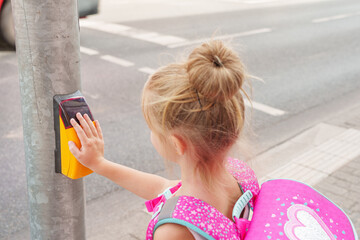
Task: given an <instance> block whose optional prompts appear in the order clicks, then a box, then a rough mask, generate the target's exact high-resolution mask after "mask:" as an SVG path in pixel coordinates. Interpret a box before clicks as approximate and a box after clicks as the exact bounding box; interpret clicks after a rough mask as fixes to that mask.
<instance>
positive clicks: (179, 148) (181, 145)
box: [170, 135, 187, 156]
mask: <svg viewBox="0 0 360 240" xmlns="http://www.w3.org/2000/svg"><path fill="white" fill-rule="evenodd" d="M170 140H171V142H172V143H173V145H174V147H175V151H176V153H177V154H178V155H180V156H182V155H184V153H185V151H186V148H187V146H186V142H185V141H184V139H183V138H182V137H180V136H179V135H171V136H170Z"/></svg>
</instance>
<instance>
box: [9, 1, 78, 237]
mask: <svg viewBox="0 0 360 240" xmlns="http://www.w3.org/2000/svg"><path fill="white" fill-rule="evenodd" d="M11 1H12V8H13V14H14V22H15V32H16V52H17V57H18V67H19V79H20V91H21V104H22V117H23V129H24V142H25V157H26V175H27V185H28V198H29V207H30V230H31V238H32V239H52V240H53V239H76V240H78V239H80V240H81V239H85V221H84V215H85V213H84V212H85V201H84V187H83V180H82V179H78V180H71V179H69V178H67V177H65V176H63V175H61V174H57V173H55V160H54V149H55V133H54V122H53V121H54V120H53V96H54V95H55V94H67V93H71V92H75V91H76V90H80V41H79V22H78V12H77V1H76V0H56V1H54V0H37V1H34V0H11Z"/></svg>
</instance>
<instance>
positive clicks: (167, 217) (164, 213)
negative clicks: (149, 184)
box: [154, 196, 215, 240]
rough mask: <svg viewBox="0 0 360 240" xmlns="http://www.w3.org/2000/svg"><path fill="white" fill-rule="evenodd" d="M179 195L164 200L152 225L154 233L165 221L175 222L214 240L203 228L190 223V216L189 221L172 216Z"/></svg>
mask: <svg viewBox="0 0 360 240" xmlns="http://www.w3.org/2000/svg"><path fill="white" fill-rule="evenodd" d="M180 197H181V196H178V197H174V198H171V199H169V200H168V201H166V204H165V205H164V207H163V208H162V210H161V212H160V214H159V217H158V222H157V223H156V225H155V227H154V233H155V231H156V229H157V228H158V227H160V226H161V225H163V224H165V223H175V224H179V225H182V226H185V227H187V228H189V229H191V230H193V231H195V232H197V233H198V234H200V235H201V236H203V237H204V238H206V239H209V240H215V238H213V237H212V236H211V235H209V234H208V233H206V232H205V231H204V230H203V229H200V228H199V227H198V226H196V225H194V224H193V223H191V220H192V218H189V220H190V221H187V220H184V219H181V218H176V217H174V212H175V208H176V206H177V205H178V204H179V203H178V202H179V198H180ZM176 216H178V215H176Z"/></svg>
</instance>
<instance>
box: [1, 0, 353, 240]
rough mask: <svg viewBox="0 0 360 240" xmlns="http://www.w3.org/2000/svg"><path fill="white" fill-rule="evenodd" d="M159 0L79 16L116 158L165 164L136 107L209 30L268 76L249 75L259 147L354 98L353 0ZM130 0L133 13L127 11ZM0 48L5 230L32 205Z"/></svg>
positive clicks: (13, 89)
mask: <svg viewBox="0 0 360 240" xmlns="http://www.w3.org/2000/svg"><path fill="white" fill-rule="evenodd" d="M154 2H156V3H157V4H154V5H153V6H151V3H148V4H147V5H146V6H145V3H144V2H142V1H139V0H138V1H134V3H130V2H127V1H119V2H118V3H117V4H116V3H115V2H113V3H114V7H113V9H112V10H111V6H112V5H111V1H109V0H108V1H107V2H105V3H104V4H103V10H104V12H103V13H102V14H100V15H98V16H95V17H91V18H89V19H85V20H82V21H81V26H82V27H81V46H82V55H81V57H82V60H81V61H82V65H81V68H82V69H81V71H82V89H83V93H84V95H85V97H86V98H87V101H88V103H89V105H90V107H91V110H92V112H93V114H94V116H95V118H97V119H99V121H100V123H101V125H102V128H103V131H104V136H105V144H106V149H105V152H106V153H105V155H106V157H107V158H109V159H111V160H113V161H115V162H118V163H122V164H126V165H127V166H131V167H135V168H137V169H140V170H144V171H148V172H153V173H156V172H162V171H163V170H164V164H163V162H162V160H161V159H160V158H159V157H158V156H157V154H156V152H155V150H154V149H153V147H152V146H151V143H150V139H149V130H148V129H147V126H146V123H145V121H144V120H143V118H142V113H141V109H140V94H141V89H142V87H143V84H144V83H145V81H146V79H147V77H148V73H145V72H151V71H153V70H154V69H156V68H158V67H159V66H161V65H163V64H166V63H169V62H172V61H175V60H177V59H179V58H181V57H182V56H184V50H185V53H188V52H189V51H190V50H191V48H192V47H193V46H195V45H196V44H198V41H199V40H201V39H208V38H210V37H211V36H214V37H215V38H224V39H226V40H228V39H229V36H230V39H231V42H232V45H233V47H234V48H235V49H236V50H237V51H239V53H240V55H241V57H242V58H243V60H244V62H245V64H246V66H247V68H248V70H249V72H250V73H251V74H253V75H255V76H257V77H260V78H262V79H263V80H264V82H260V81H255V80H254V81H253V82H252V89H253V90H252V98H253V100H254V109H253V111H252V114H251V125H252V128H253V129H254V132H255V133H256V134H257V135H258V137H257V138H255V139H254V145H255V147H254V149H255V150H254V151H255V152H261V151H264V150H265V149H267V148H269V147H271V146H274V145H276V144H278V143H279V142H281V141H283V140H284V139H286V138H288V137H290V136H291V135H294V134H295V133H298V132H300V131H302V130H304V129H306V128H307V127H308V126H309V124H311V123H313V122H316V121H319V119H320V118H323V117H326V116H329V115H331V114H336V113H337V112H338V111H339V110H341V108H346V107H348V106H351V104H352V102H351V96H352V95H354V94H359V93H360V67H359V66H360V2H359V1H357V0H346V1H344V0H329V1H306V2H305V3H302V4H300V3H298V2H296V1H288V3H287V4H283V2H282V1H273V2H274V3H272V1H236V0H233V1H230V0H224V1H221V0H217V1H208V3H207V4H206V7H204V8H201V4H200V3H203V1H201V0H199V1H192V2H191V3H190V2H189V1H170V3H168V4H166V3H164V2H162V1H154ZM168 2H169V1H168ZM197 3H199V4H197ZM136 4H139V6H141V4H143V5H144V6H143V8H139V6H135V5H136ZM192 4H193V5H192ZM151 7H153V9H151ZM132 8H133V9H137V10H136V11H138V12H137V13H138V15H136V16H137V17H134V15H131V17H130V15H129V11H130V10H131V9H132ZM109 9H110V10H109ZM152 10H153V11H152ZM111 11H112V12H111ZM122 11H123V13H124V14H123V15H122V14H121V13H122ZM105 13H108V14H107V15H105ZM142 13H143V14H142ZM128 15H129V17H128V18H126V16H128ZM116 16H119V17H118V18H117V17H116ZM100 21H101V22H100ZM109 23H111V24H109ZM0 50H2V51H1V52H0V100H1V102H2V103H1V104H0V121H1V123H2V126H1V127H0V144H1V151H0V239H1V238H6V236H9V235H11V233H13V232H15V231H18V230H21V229H22V228H23V227H24V226H26V225H27V224H28V209H27V193H26V173H25V160H24V150H23V139H22V120H21V106H20V91H19V84H18V76H17V59H16V55H15V53H14V52H12V51H9V49H6V47H4V46H2V45H0ZM185 56H186V54H185ZM249 112H250V111H249ZM289 123H291V124H289ZM274 164H276V163H274ZM85 182H86V194H87V200H88V201H90V200H92V199H96V198H100V197H104V195H105V196H106V194H111V192H113V191H116V190H119V187H117V186H116V185H115V184H112V183H110V182H109V181H108V180H106V179H104V178H102V177H99V176H97V175H95V174H92V175H90V176H88V177H86V180H85Z"/></svg>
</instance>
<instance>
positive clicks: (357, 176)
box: [9, 104, 360, 240]
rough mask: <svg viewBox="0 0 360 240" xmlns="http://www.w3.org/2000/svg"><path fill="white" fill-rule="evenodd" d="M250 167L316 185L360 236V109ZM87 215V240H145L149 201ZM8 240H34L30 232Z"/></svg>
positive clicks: (262, 176) (128, 199) (115, 204)
mask: <svg viewBox="0 0 360 240" xmlns="http://www.w3.org/2000/svg"><path fill="white" fill-rule="evenodd" d="M250 165H251V166H252V167H253V168H254V170H255V172H256V174H257V176H258V178H259V180H260V182H263V181H265V180H266V179H268V178H276V177H285V178H295V179H297V180H300V181H304V182H305V183H307V184H309V185H312V186H313V187H314V188H315V189H317V190H318V191H320V192H321V193H323V194H324V195H325V196H327V197H328V198H329V199H331V200H332V201H333V202H335V203H336V204H337V205H338V206H340V207H341V208H342V209H343V210H344V211H345V212H346V213H347V214H348V215H349V217H350V218H351V220H352V222H353V224H354V226H355V229H357V231H358V234H359V233H360V232H359V229H360V104H357V105H356V106H355V107H354V108H352V109H350V110H347V111H346V112H345V113H343V114H341V115H339V116H337V117H336V118H332V119H329V120H327V121H324V122H321V123H319V124H316V125H314V126H312V127H311V128H309V129H308V130H305V131H303V132H302V133H299V134H297V135H296V136H295V137H293V138H291V139H289V140H287V141H285V142H283V143H281V144H279V145H277V146H275V147H272V148H271V149H269V150H268V151H266V152H264V153H262V154H260V155H258V156H257V157H256V158H255V159H254V160H252V161H251V163H250ZM279 166H281V167H280V168H279ZM159 174H160V175H166V174H165V173H159ZM109 184H111V183H109ZM86 211H87V213H86V231H87V234H86V235H87V239H88V240H98V239H106V240H112V239H122V240H132V239H144V238H145V231H146V227H147V224H148V222H149V220H150V218H151V216H150V215H149V214H148V213H147V212H146V210H145V205H144V200H142V199H140V198H138V197H136V196H135V195H133V194H131V193H128V192H127V191H125V190H119V191H116V192H113V193H112V194H108V195H106V196H103V197H101V198H99V199H95V200H92V201H90V202H88V203H87V206H86ZM9 239H11V240H13V239H29V229H25V230H24V231H21V232H18V233H16V234H14V235H13V236H11V238H9Z"/></svg>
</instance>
